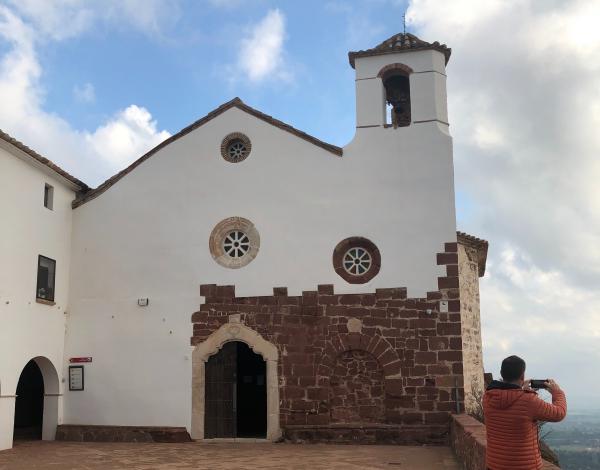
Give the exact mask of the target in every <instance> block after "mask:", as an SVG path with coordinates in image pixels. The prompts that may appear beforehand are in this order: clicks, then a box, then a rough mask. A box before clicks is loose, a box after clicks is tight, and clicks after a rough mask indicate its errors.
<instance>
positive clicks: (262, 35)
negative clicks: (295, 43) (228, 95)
mask: <svg viewBox="0 0 600 470" xmlns="http://www.w3.org/2000/svg"><path fill="white" fill-rule="evenodd" d="M284 40H285V18H284V16H283V14H282V13H281V12H280V11H279V10H278V9H275V10H270V11H269V12H268V13H267V15H266V16H265V17H264V18H263V19H262V20H261V21H260V22H259V23H258V24H256V25H255V26H254V27H253V28H252V29H251V31H249V34H248V35H247V37H246V38H245V39H243V40H242V43H241V47H240V51H239V55H238V64H237V65H238V68H239V70H240V72H241V73H242V74H244V76H246V77H248V78H249V79H250V81H252V82H260V81H262V80H265V79H268V78H273V77H276V78H278V79H290V78H291V75H290V72H289V70H286V66H285V62H284V48H283V42H284Z"/></svg>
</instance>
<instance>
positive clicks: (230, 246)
mask: <svg viewBox="0 0 600 470" xmlns="http://www.w3.org/2000/svg"><path fill="white" fill-rule="evenodd" d="M223 250H224V251H225V253H226V254H227V255H228V256H230V257H232V258H241V257H242V256H244V255H245V254H246V253H248V251H249V250H250V239H249V238H248V235H246V234H245V233H244V232H242V231H241V230H234V231H232V232H229V233H228V234H227V236H226V237H225V239H224V240H223Z"/></svg>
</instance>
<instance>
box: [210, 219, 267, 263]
mask: <svg viewBox="0 0 600 470" xmlns="http://www.w3.org/2000/svg"><path fill="white" fill-rule="evenodd" d="M208 244H209V249H210V254H211V255H212V257H213V259H214V260H215V261H216V262H217V263H219V264H220V265H221V266H224V267H226V268H231V269H237V268H241V267H243V266H246V265H247V264H248V263H250V261H252V260H253V259H254V258H256V255H257V254H258V249H259V246H260V236H259V234H258V231H257V230H256V228H255V227H254V224H253V223H252V222H250V221H249V220H248V219H244V218H243V217H230V218H228V219H225V220H222V221H221V222H219V223H218V224H217V225H216V226H215V228H214V229H213V231H212V232H211V234H210V240H209V242H208Z"/></svg>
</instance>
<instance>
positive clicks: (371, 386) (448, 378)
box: [191, 243, 464, 429]
mask: <svg viewBox="0 0 600 470" xmlns="http://www.w3.org/2000/svg"><path fill="white" fill-rule="evenodd" d="M437 262H438V264H440V265H445V266H446V271H447V276H445V277H440V278H439V282H438V286H439V290H437V291H433V292H429V293H428V294H427V297H426V298H408V297H407V292H406V289H405V288H389V289H377V290H376V292H374V293H363V294H335V293H334V290H333V286H332V285H320V286H318V289H317V290H316V291H305V292H303V293H302V295H301V296H288V295H287V289H286V288H283V287H278V288H274V290H273V295H272V296H260V297H236V296H235V288H234V286H217V285H212V284H209V285H203V286H201V288H200V294H201V295H202V296H204V297H205V303H204V304H203V305H201V307H200V310H199V311H198V312H196V313H194V314H193V316H192V322H193V337H192V338H191V344H192V345H196V344H198V343H200V342H202V341H204V340H205V339H206V338H207V337H208V336H209V335H210V334H212V333H213V332H214V331H215V330H217V329H218V328H219V327H220V326H221V325H223V324H224V323H227V322H228V319H229V316H230V315H232V314H238V315H239V316H240V321H241V322H242V323H243V324H245V325H246V326H248V327H249V328H252V329H253V330H255V331H257V332H258V333H259V334H260V335H261V336H262V337H263V338H264V339H266V340H267V341H269V342H271V343H273V344H274V345H275V346H276V347H277V348H278V350H279V357H280V360H279V370H278V376H279V386H280V401H281V406H280V419H281V425H282V426H283V427H285V426H286V425H329V424H331V423H340V422H344V423H347V422H356V423H376V422H379V423H381V422H383V423H387V424H398V425H400V424H401V425H404V426H407V425H412V426H437V427H440V426H441V427H443V428H445V429H447V427H448V425H449V421H450V413H452V412H456V411H457V409H458V410H460V411H463V410H464V406H463V400H464V391H463V363H462V360H463V356H462V338H461V317H460V300H459V290H458V264H457V263H458V255H457V245H456V243H447V244H446V246H445V252H444V253H439V254H438V257H437ZM441 300H444V301H447V302H448V312H440V301H441Z"/></svg>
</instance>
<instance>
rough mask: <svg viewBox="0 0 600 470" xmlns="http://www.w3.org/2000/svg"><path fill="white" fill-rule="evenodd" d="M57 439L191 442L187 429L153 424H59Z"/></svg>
mask: <svg viewBox="0 0 600 470" xmlns="http://www.w3.org/2000/svg"><path fill="white" fill-rule="evenodd" d="M56 440H57V441H78V442H191V441H192V439H191V437H190V435H189V433H188V432H187V429H185V428H183V427H181V428H179V427H155V426H91V425H89V426H87V425H76V424H61V425H59V426H58V427H57V429H56Z"/></svg>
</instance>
